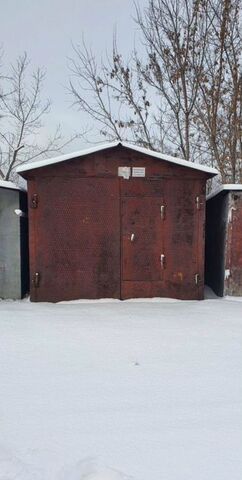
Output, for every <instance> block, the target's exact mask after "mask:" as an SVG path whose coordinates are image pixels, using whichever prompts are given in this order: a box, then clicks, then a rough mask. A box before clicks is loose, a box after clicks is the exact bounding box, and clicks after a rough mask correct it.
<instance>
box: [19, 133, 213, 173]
mask: <svg viewBox="0 0 242 480" xmlns="http://www.w3.org/2000/svg"><path fill="white" fill-rule="evenodd" d="M118 145H122V146H123V147H126V148H130V149H131V150H134V151H136V152H140V153H143V154H145V155H150V156H151V157H154V158H158V159H159V160H165V161H166V162H170V163H174V164H177V165H181V166H183V167H188V168H193V169H195V170H200V171H202V172H206V173H211V174H212V175H217V174H218V171H217V170H216V169H215V168H211V167H207V166H204V165H200V164H199V163H192V162H188V161H187V160H184V159H181V158H177V157H171V156H170V155H165V154H163V153H159V152H155V151H153V150H148V149H147V148H143V147H138V146H136V145H132V144H130V143H126V142H120V141H116V142H110V143H107V144H102V145H98V146H96V147H93V148H89V149H86V150H80V151H78V152H72V153H67V154H65V155H61V156H59V157H55V158H47V159H46V160H39V161H36V162H31V163H27V164H24V165H22V166H20V167H18V168H17V172H18V173H21V172H26V171H27V170H33V169H35V168H41V167H46V166H48V165H53V164H55V163H60V162H65V161H66V160H72V159H73V158H77V157H83V156H85V155H90V154H91V153H95V152H99V151H101V150H106V149H109V148H113V147H117V146H118Z"/></svg>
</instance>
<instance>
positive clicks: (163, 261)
mask: <svg viewBox="0 0 242 480" xmlns="http://www.w3.org/2000/svg"><path fill="white" fill-rule="evenodd" d="M160 266H161V268H162V269H163V270H164V268H165V255H164V253H162V254H161V256H160Z"/></svg>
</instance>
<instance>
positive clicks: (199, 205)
mask: <svg viewBox="0 0 242 480" xmlns="http://www.w3.org/2000/svg"><path fill="white" fill-rule="evenodd" d="M202 205H203V202H201V199H200V197H199V196H197V197H196V207H197V210H200V208H201V207H202Z"/></svg>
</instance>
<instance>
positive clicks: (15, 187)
mask: <svg viewBox="0 0 242 480" xmlns="http://www.w3.org/2000/svg"><path fill="white" fill-rule="evenodd" d="M0 188H8V189H9V190H23V191H25V189H24V188H22V187H19V186H18V185H15V183H13V182H9V181H7V180H0Z"/></svg>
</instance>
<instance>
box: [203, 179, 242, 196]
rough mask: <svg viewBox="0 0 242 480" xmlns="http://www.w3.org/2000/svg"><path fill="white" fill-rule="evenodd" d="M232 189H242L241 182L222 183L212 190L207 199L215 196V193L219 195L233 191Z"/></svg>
mask: <svg viewBox="0 0 242 480" xmlns="http://www.w3.org/2000/svg"><path fill="white" fill-rule="evenodd" d="M233 191H234V192H236V191H237V192H238V191H242V183H226V184H224V185H221V186H220V187H219V188H217V189H216V190H214V192H211V193H210V194H209V195H208V196H207V200H210V199H211V198H213V197H216V195H219V193H222V192H233Z"/></svg>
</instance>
